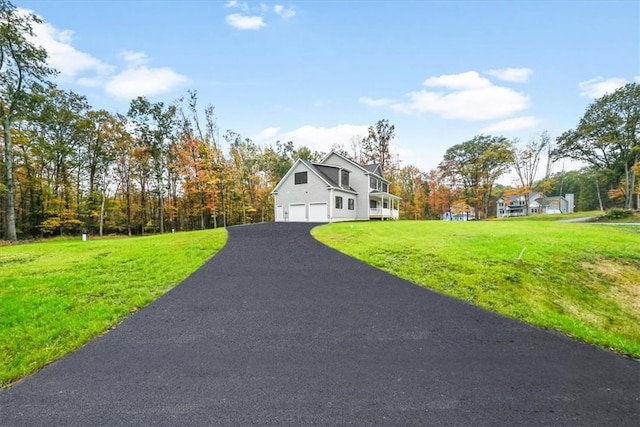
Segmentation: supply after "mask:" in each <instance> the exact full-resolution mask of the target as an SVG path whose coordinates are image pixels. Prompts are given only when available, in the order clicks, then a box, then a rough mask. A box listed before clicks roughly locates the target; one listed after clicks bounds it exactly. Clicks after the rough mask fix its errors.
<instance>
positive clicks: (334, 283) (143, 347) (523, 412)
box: [0, 223, 640, 426]
mask: <svg viewBox="0 0 640 427" xmlns="http://www.w3.org/2000/svg"><path fill="white" fill-rule="evenodd" d="M310 229H311V225H309V224H292V223H291V224H284V223H278V224H262V225H252V226H241V227H232V228H230V229H229V241H228V243H227V246H225V248H224V249H223V250H222V251H221V252H220V253H219V254H218V255H216V256H215V257H214V258H212V259H211V260H210V261H209V262H208V263H207V264H206V265H204V266H203V267H202V268H201V269H200V270H198V271H197V272H195V273H194V274H193V275H192V276H191V277H189V278H188V279H187V280H185V281H184V282H183V283H182V284H180V285H179V286H177V287H176V288H174V289H173V290H172V291H170V292H169V293H168V294H166V295H165V296H164V297H162V298H160V299H159V300H157V301H156V302H154V303H153V304H152V305H150V306H149V307H148V308H146V309H144V310H142V311H140V312H138V313H137V314H135V315H133V316H131V317H130V318H129V319H127V320H126V321H125V322H123V323H122V324H121V325H120V326H119V327H117V328H116V329H114V330H113V331H111V332H109V333H108V334H106V335H104V336H103V337H101V338H99V339H97V340H95V341H93V342H91V343H90V344H88V345H86V346H85V347H83V348H82V349H80V350H79V351H77V352H75V353H73V354H71V355H69V356H67V357H65V358H64V359H62V360H60V361H58V362H56V363H54V364H52V365H51V366H49V367H47V368H45V369H43V370H42V371H40V372H38V373H36V374H35V375H33V376H31V377H29V378H27V379H26V380H25V381H22V382H20V383H19V384H17V385H15V386H14V387H12V388H11V389H8V390H5V391H3V392H0V425H2V426H14V425H15V426H17V425H43V426H44V425H47V426H53V425H67V426H98V425H108V426H115V425H136V426H138V425H147V426H152V425H153V426H159V425H189V426H191V425H234V426H236V425H249V424H256V425H277V426H283V425H302V426H306V425H323V426H325V425H344V424H353V425H363V426H371V425H385V426H387V425H402V426H405V425H421V426H427V425H429V426H432V425H472V426H479V425H492V426H493V425H509V426H525V425H530V426H539V425H579V426H586V425H594V426H596V425H597V426H603V425H607V426H614V425H615V426H623V425H629V426H638V425H640V363H639V362H637V361H634V360H630V359H627V358H624V357H621V356H618V355H615V354H611V353H608V352H606V351H603V350H598V349H595V348H592V347H590V346H587V345H584V344H581V343H578V342H575V341H573V340H571V339H569V338H566V337H564V336H561V335H560V334H556V333H551V332H547V331H542V330H539V329H536V328H532V327H529V326H526V325H524V324H521V323H519V322H515V321H512V320H509V319H505V318H502V317H499V316H497V315H494V314H491V313H488V312H485V311H482V310H480V309H478V308H475V307H473V306H471V305H468V304H465V303H463V302H459V301H455V300H452V299H449V298H446V297H443V296H441V295H438V294H435V293H433V292H430V291H428V290H425V289H423V288H419V287H417V286H414V285H412V284H410V283H408V282H405V281H403V280H400V279H397V278H395V277H392V276H390V275H388V274H386V273H384V272H381V271H378V270H376V269H374V268H371V267H369V266H367V265H365V264H363V263H361V262H359V261H356V260H353V259H351V258H348V257H345V256H343V255H341V254H339V253H337V252H335V251H333V250H331V249H328V248H326V247H325V246H323V245H322V244H320V243H318V242H316V241H315V240H314V239H313V238H312V237H311V236H310V235H309V230H310Z"/></svg>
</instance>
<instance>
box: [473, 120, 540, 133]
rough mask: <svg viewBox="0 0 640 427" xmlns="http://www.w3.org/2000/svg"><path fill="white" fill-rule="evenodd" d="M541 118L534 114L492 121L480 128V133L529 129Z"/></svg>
mask: <svg viewBox="0 0 640 427" xmlns="http://www.w3.org/2000/svg"><path fill="white" fill-rule="evenodd" d="M538 123H540V120H539V119H537V118H535V117H533V116H525V117H514V118H513V119H507V120H502V121H499V122H497V123H492V124H490V125H489V126H486V127H484V128H482V129H480V131H479V132H480V133H494V132H513V131H517V130H521V129H528V128H532V127H534V126H537V125H538Z"/></svg>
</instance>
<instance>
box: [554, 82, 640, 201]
mask: <svg viewBox="0 0 640 427" xmlns="http://www.w3.org/2000/svg"><path fill="white" fill-rule="evenodd" d="M554 154H555V156H556V157H558V158H562V157H566V158H570V159H574V160H579V161H583V162H586V163H588V164H590V165H592V166H593V167H595V168H596V169H599V170H604V169H606V170H609V171H611V172H612V175H613V178H614V179H615V180H616V182H615V183H612V184H614V185H613V187H617V186H618V184H622V189H623V193H624V207H625V208H627V209H631V208H632V207H633V193H634V191H633V189H634V188H635V182H636V180H637V174H636V173H635V172H634V169H633V166H634V165H635V164H636V163H638V161H639V160H640V84H638V83H629V84H627V85H625V86H623V87H621V88H619V89H617V90H616V91H614V92H613V93H609V94H606V95H604V96H603V97H601V98H599V99H597V100H596V101H595V102H593V103H592V104H591V105H589V106H588V107H587V110H586V111H585V113H584V115H583V116H582V118H581V119H580V121H579V123H578V126H577V127H576V128H575V129H572V130H568V131H566V132H564V133H563V134H562V135H561V136H560V137H559V138H558V139H557V147H556V150H555V151H554Z"/></svg>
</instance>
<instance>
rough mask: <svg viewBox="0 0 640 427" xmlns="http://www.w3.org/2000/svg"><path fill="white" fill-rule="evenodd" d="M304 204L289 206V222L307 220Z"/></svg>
mask: <svg viewBox="0 0 640 427" xmlns="http://www.w3.org/2000/svg"><path fill="white" fill-rule="evenodd" d="M306 208H307V206H306V205H305V204H300V205H289V221H291V222H305V221H306V220H307V215H306V210H307V209H306Z"/></svg>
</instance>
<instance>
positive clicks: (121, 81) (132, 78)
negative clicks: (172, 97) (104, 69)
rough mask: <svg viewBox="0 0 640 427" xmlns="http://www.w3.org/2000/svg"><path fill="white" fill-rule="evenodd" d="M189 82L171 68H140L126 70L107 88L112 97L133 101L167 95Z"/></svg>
mask: <svg viewBox="0 0 640 427" xmlns="http://www.w3.org/2000/svg"><path fill="white" fill-rule="evenodd" d="M186 82H188V79H187V78H186V77H185V76H183V75H181V74H178V73H176V72H175V71H173V70H172V69H170V68H148V67H146V66H144V65H143V66H139V67H137V68H129V69H126V70H124V71H122V72H120V73H118V74H117V75H115V76H113V77H111V78H110V79H109V81H108V82H107V84H106V86H105V91H106V92H107V94H109V95H110V96H113V97H115V98H120V99H132V98H135V97H137V96H153V95H158V94H161V93H166V92H169V91H171V90H173V89H174V88H175V87H176V86H180V85H182V84H184V83H186Z"/></svg>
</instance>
